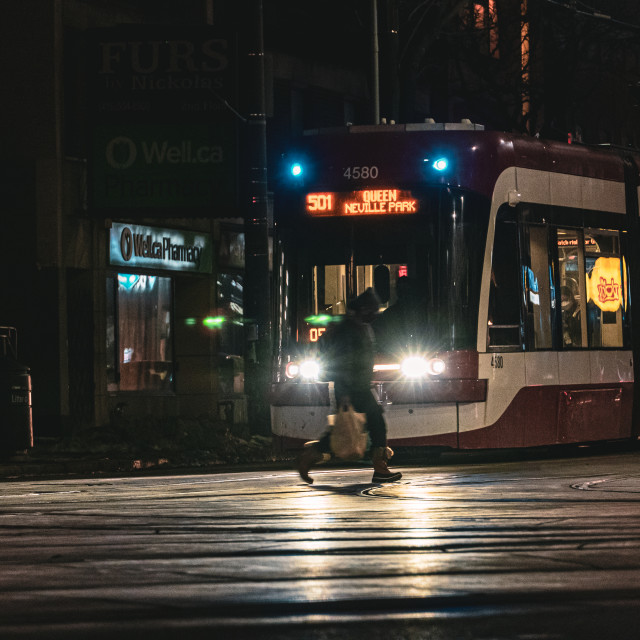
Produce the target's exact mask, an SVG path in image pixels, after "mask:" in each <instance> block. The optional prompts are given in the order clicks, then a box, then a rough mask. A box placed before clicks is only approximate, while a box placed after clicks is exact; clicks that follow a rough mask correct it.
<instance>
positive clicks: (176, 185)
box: [91, 123, 237, 217]
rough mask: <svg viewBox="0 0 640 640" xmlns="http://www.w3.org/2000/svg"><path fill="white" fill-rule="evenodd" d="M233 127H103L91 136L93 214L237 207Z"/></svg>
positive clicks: (220, 211) (217, 211) (217, 212)
mask: <svg viewBox="0 0 640 640" xmlns="http://www.w3.org/2000/svg"><path fill="white" fill-rule="evenodd" d="M236 148H237V143H236V140H235V135H234V127H232V126H225V125H224V124H222V123H217V124H209V123H207V124H202V123H196V124H188V125H186V124H182V125H161V124H122V125H119V124H104V125H98V126H97V127H96V128H95V131H94V137H93V151H92V164H91V168H92V171H91V183H92V189H91V193H92V206H93V207H94V208H96V209H111V210H113V209H140V208H146V209H151V208H152V209H154V210H156V211H157V210H162V209H174V210H175V209H183V208H184V209H194V208H196V209H197V208H199V209H205V210H207V211H208V212H209V215H210V216H212V217H213V216H222V215H225V214H226V215H228V214H229V209H230V208H231V207H234V206H235V204H236V192H235V184H236V173H237V171H236V169H237V167H236V164H237V160H236Z"/></svg>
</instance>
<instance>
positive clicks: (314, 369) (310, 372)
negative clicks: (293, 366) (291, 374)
mask: <svg viewBox="0 0 640 640" xmlns="http://www.w3.org/2000/svg"><path fill="white" fill-rule="evenodd" d="M300 375H301V376H302V377H303V378H304V379H305V380H317V379H318V378H319V377H320V365H319V364H318V363H317V361H316V360H305V361H304V362H302V363H301V364H300Z"/></svg>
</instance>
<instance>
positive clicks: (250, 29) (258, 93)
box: [241, 0, 271, 434]
mask: <svg viewBox="0 0 640 640" xmlns="http://www.w3.org/2000/svg"><path fill="white" fill-rule="evenodd" d="M246 8H247V13H246V20H245V22H244V25H245V28H246V32H245V36H246V40H245V43H246V58H245V73H244V74H243V77H242V83H243V86H244V94H245V99H246V104H245V107H246V108H245V109H244V112H245V113H246V120H247V121H246V124H245V125H244V134H245V135H244V151H245V155H244V157H245V160H246V162H245V163H244V164H243V171H244V180H243V181H242V184H243V189H242V196H241V197H242V204H243V212H244V233H245V280H244V319H245V394H246V395H247V398H248V411H249V421H250V425H251V429H252V430H253V431H254V432H255V433H265V434H266V433H269V432H270V422H269V402H268V397H267V396H268V392H269V385H270V382H271V294H270V287H271V281H270V276H269V219H268V195H267V135H266V134H267V131H266V125H267V122H266V113H265V111H266V107H265V102H266V101H265V77H264V40H263V23H262V0H247V4H246Z"/></svg>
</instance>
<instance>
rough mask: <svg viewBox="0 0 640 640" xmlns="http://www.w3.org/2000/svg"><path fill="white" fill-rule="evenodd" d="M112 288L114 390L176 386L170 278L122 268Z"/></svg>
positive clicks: (109, 334) (110, 333)
mask: <svg viewBox="0 0 640 640" xmlns="http://www.w3.org/2000/svg"><path fill="white" fill-rule="evenodd" d="M107 288H108V294H109V295H108V300H109V302H110V305H109V306H110V308H109V310H108V311H109V312H108V318H107V353H108V357H109V358H110V360H111V362H109V363H108V378H109V379H108V389H109V391H156V392H157V391H160V392H169V391H172V390H173V369H174V365H173V348H172V327H171V322H172V311H171V306H172V282H171V278H162V277H159V276H151V275H139V274H125V273H119V274H118V275H117V277H116V278H113V279H110V281H109V282H108V285H107Z"/></svg>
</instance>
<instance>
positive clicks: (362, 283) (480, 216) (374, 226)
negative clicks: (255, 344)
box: [299, 188, 489, 353]
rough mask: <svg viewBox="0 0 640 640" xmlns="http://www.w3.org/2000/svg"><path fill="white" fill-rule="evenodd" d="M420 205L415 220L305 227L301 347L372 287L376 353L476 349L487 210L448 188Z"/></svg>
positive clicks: (428, 196)
mask: <svg viewBox="0 0 640 640" xmlns="http://www.w3.org/2000/svg"><path fill="white" fill-rule="evenodd" d="M420 200H421V209H420V212H419V214H417V215H414V216H403V217H396V218H394V219H389V218H383V219H378V218H371V217H367V218H364V217H361V218H358V217H353V218H350V219H346V220H345V219H335V218H334V219H323V220H313V221H311V224H310V225H309V229H307V232H306V234H305V235H306V237H307V243H306V244H305V245H304V248H303V249H302V251H300V254H302V255H303V260H305V261H306V262H307V266H306V268H305V269H303V273H304V274H305V275H306V281H307V282H308V288H309V290H308V296H305V298H306V300H308V307H306V308H304V309H300V311H301V312H302V315H303V317H302V318H301V320H302V327H301V333H302V335H301V336H300V334H299V336H300V337H302V341H303V342H314V341H316V340H317V339H318V338H319V337H320V335H322V332H323V331H324V330H326V327H327V326H328V324H329V323H331V322H335V321H337V320H339V317H340V316H342V315H344V314H345V313H346V312H347V306H348V302H349V301H350V300H351V299H353V298H355V297H356V296H358V295H360V294H361V293H362V292H363V291H365V290H366V289H367V288H369V287H372V288H374V289H375V290H376V293H377V294H378V297H379V298H380V301H381V306H380V314H379V316H378V318H377V319H376V321H375V322H374V324H373V326H374V330H375V333H376V341H377V344H378V347H379V349H380V350H381V351H384V352H388V353H393V352H400V351H404V350H406V349H407V348H412V347H420V348H428V349H435V350H444V349H467V348H475V346H476V334H477V319H478V301H479V296H480V276H481V273H482V265H483V256H484V249H485V240H486V232H487V221H488V212H489V203H488V201H486V200H485V199H484V198H482V197H480V196H477V195H475V194H470V193H465V192H461V191H456V190H452V189H449V188H441V189H432V190H429V191H425V193H423V194H422V195H421V198H420Z"/></svg>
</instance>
